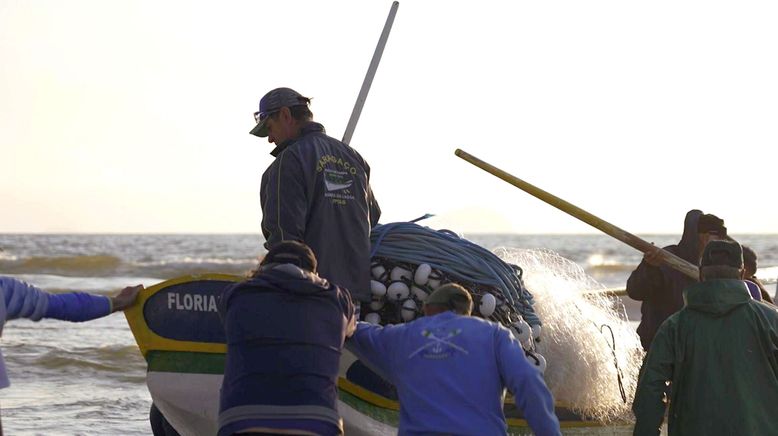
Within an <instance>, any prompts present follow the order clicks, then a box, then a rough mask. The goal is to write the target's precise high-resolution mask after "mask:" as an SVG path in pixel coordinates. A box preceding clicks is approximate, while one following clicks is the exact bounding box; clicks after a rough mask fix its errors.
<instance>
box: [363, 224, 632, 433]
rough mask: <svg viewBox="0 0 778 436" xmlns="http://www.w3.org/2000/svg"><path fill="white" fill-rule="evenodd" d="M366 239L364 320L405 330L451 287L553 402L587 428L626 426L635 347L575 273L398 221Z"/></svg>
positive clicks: (610, 305)
mask: <svg viewBox="0 0 778 436" xmlns="http://www.w3.org/2000/svg"><path fill="white" fill-rule="evenodd" d="M370 239H371V245H372V252H371V258H372V265H371V273H372V278H373V280H372V281H371V290H372V293H373V301H372V302H371V303H370V304H369V305H368V306H367V307H364V306H363V310H362V314H363V319H365V320H366V321H368V322H374V323H377V324H396V323H402V322H407V321H411V320H413V319H415V318H416V317H418V316H421V315H422V313H421V308H422V306H423V303H424V299H425V298H426V296H427V295H429V293H431V292H432V291H433V290H434V289H436V288H437V287H439V286H440V285H441V284H443V283H449V282H450V283H458V284H460V285H462V286H464V287H465V288H466V289H468V290H469V291H470V292H471V294H472V296H473V302H474V305H475V307H474V310H473V315H474V316H480V317H482V318H486V319H489V320H491V321H495V322H498V323H500V324H502V325H503V326H505V327H508V328H509V329H511V331H512V332H513V334H514V335H515V336H516V337H517V338H518V339H519V341H520V342H521V344H522V347H523V348H524V350H525V352H526V354H527V357H528V358H529V359H530V361H534V362H535V363H536V365H537V366H539V367H540V369H541V371H545V372H544V377H545V380H546V383H547V384H548V386H549V388H550V389H551V391H552V393H553V394H554V398H555V400H556V401H557V402H558V403H562V404H564V405H565V406H567V407H569V408H570V409H572V410H573V411H575V412H577V413H580V414H582V415H584V416H586V417H587V418H589V419H594V420H599V421H602V422H611V421H629V420H631V416H632V415H631V411H630V407H629V405H630V404H631V402H632V398H633V397H634V392H635V386H636V382H637V377H638V371H639V369H640V365H641V362H642V357H643V352H642V349H641V346H640V341H639V339H638V337H637V335H636V334H635V332H634V329H633V327H632V326H631V325H630V324H629V322H628V321H627V318H626V315H625V314H624V313H623V306H621V305H615V304H614V301H615V300H614V299H613V298H611V297H609V296H605V294H602V293H599V294H598V293H597V292H596V291H598V290H603V289H604V286H603V285H601V284H600V283H598V282H597V281H596V280H594V279H593V278H591V277H589V276H588V275H587V274H586V273H585V272H584V270H583V268H581V267H580V266H579V265H577V264H575V263H574V262H572V261H570V260H568V259H565V258H563V257H561V256H559V255H558V254H556V253H554V252H552V251H548V250H520V249H510V248H501V249H497V250H495V252H491V251H489V250H487V249H485V248H483V247H481V246H479V245H477V244H474V243H472V242H470V241H468V240H466V239H464V238H460V237H459V236H457V235H456V234H454V233H453V232H450V231H447V230H432V229H430V228H427V227H422V226H419V225H418V224H414V223H407V222H400V223H391V224H385V225H379V226H376V227H375V228H374V229H373V232H372V233H371V237H370ZM541 321H542V322H541ZM541 326H542V328H541ZM541 331H542V334H541Z"/></svg>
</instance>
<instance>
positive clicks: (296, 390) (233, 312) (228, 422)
mask: <svg viewBox="0 0 778 436" xmlns="http://www.w3.org/2000/svg"><path fill="white" fill-rule="evenodd" d="M266 268H267V269H266V270H264V271H263V272H261V273H260V274H259V275H258V276H257V277H254V278H252V279H250V280H247V281H245V282H242V283H238V284H235V285H233V286H231V287H229V288H227V289H226V290H225V291H224V293H223V294H222V297H221V301H220V302H219V314H220V316H221V317H222V320H223V322H224V331H225V335H226V339H227V359H226V362H225V368H224V381H223V382H222V388H221V395H220V404H219V434H220V435H222V434H232V433H233V432H236V431H240V430H245V429H247V428H252V427H263V428H289V426H292V428H298V429H309V430H310V429H311V427H309V426H306V425H305V423H310V422H311V421H313V422H314V423H318V424H323V425H324V426H325V427H327V426H328V427H329V428H331V429H333V431H334V433H335V434H337V433H338V432H340V431H342V424H341V420H340V417H339V415H338V412H337V399H338V389H337V377H338V367H339V361H340V355H341V351H342V349H343V342H344V340H345V338H346V336H347V335H350V334H351V333H352V332H353V330H354V328H355V320H354V306H353V304H352V302H351V298H350V296H349V294H348V291H346V290H344V289H342V288H339V287H338V286H335V285H333V284H331V283H329V282H328V281H326V280H324V279H322V278H319V277H318V276H317V275H316V274H312V273H310V272H307V271H303V270H301V269H300V268H297V267H296V266H294V265H290V264H283V265H274V266H273V265H271V266H269V267H266ZM280 416H283V417H284V419H278V418H279V417H280ZM295 423H299V424H300V425H295ZM315 428H321V427H315ZM315 432H316V433H318V432H319V431H315Z"/></svg>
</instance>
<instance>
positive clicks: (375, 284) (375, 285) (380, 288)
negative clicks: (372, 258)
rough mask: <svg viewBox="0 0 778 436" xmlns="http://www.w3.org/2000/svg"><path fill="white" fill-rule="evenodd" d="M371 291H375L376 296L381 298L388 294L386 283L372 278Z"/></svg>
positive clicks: (374, 295)
mask: <svg viewBox="0 0 778 436" xmlns="http://www.w3.org/2000/svg"><path fill="white" fill-rule="evenodd" d="M370 292H372V293H373V297H374V298H381V297H383V296H384V295H386V285H385V284H383V283H381V282H379V281H376V280H370Z"/></svg>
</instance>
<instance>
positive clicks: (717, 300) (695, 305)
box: [684, 279, 751, 317]
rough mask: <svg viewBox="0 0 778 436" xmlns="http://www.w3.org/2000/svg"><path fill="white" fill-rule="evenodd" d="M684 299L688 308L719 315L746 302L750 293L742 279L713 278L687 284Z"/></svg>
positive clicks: (749, 297)
mask: <svg viewBox="0 0 778 436" xmlns="http://www.w3.org/2000/svg"><path fill="white" fill-rule="evenodd" d="M684 299H685V300H686V307H687V308H688V309H689V310H694V311H697V312H703V313H706V314H709V315H711V316H714V317H719V316H724V315H726V314H728V313H730V312H732V311H733V310H735V309H737V308H738V307H740V306H743V305H745V304H748V302H749V301H750V300H751V294H749V292H748V288H747V287H746V283H745V282H744V281H742V280H736V279H714V280H706V281H704V282H702V283H696V284H694V285H692V286H689V287H688V288H686V290H685V291H684Z"/></svg>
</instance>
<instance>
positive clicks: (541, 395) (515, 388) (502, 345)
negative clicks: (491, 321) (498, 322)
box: [496, 327, 562, 436]
mask: <svg viewBox="0 0 778 436" xmlns="http://www.w3.org/2000/svg"><path fill="white" fill-rule="evenodd" d="M496 342H497V343H496V352H497V365H498V368H499V371H500V376H501V377H502V380H503V382H504V383H505V385H506V386H507V387H508V389H509V390H510V391H511V393H513V396H514V397H515V399H516V407H518V408H519V409H521V411H522V412H523V413H524V417H525V418H526V419H527V422H528V423H529V426H530V428H531V429H532V431H533V432H534V433H535V434H536V435H538V436H545V435H561V434H562V433H561V430H560V428H559V420H558V419H557V417H556V414H554V399H553V397H552V396H551V392H550V391H549V390H548V387H547V386H546V382H545V381H544V380H543V376H542V375H541V373H540V371H539V370H538V369H537V368H535V367H534V366H533V365H532V364H531V363H530V362H529V361H528V360H527V357H526V356H525V355H524V350H523V349H522V348H521V345H520V344H519V342H518V340H517V339H516V338H514V337H513V335H511V334H510V332H509V331H508V330H507V329H505V328H502V327H498V328H497V331H496Z"/></svg>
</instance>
